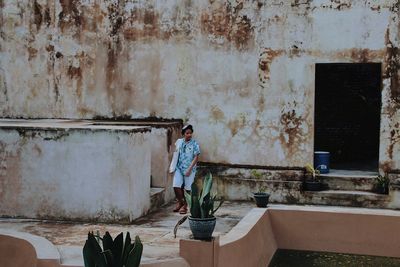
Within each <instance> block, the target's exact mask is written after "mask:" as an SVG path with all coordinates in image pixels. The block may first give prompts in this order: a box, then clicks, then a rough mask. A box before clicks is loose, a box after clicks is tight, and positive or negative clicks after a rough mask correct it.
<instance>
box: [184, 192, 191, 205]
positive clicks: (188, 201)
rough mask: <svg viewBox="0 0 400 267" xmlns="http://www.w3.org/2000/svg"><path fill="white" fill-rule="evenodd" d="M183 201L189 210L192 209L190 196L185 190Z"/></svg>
mask: <svg viewBox="0 0 400 267" xmlns="http://www.w3.org/2000/svg"><path fill="white" fill-rule="evenodd" d="M185 200H186V203H187V204H188V205H189V209H190V208H191V207H192V196H191V195H190V194H189V193H188V192H186V190H185Z"/></svg>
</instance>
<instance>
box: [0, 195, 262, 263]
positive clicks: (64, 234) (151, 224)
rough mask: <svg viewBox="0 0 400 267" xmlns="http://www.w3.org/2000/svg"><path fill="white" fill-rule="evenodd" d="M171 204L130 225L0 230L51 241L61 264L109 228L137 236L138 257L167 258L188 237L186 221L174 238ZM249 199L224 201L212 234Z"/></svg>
mask: <svg viewBox="0 0 400 267" xmlns="http://www.w3.org/2000/svg"><path fill="white" fill-rule="evenodd" d="M173 207H174V204H170V205H167V206H165V207H163V208H162V209H160V210H159V211H156V212H154V213H152V214H149V215H147V216H145V217H142V218H140V219H138V220H136V221H135V222H133V223H132V224H130V225H117V224H93V223H79V222H54V221H32V220H23V219H4V218H3V219H0V229H7V230H15V231H20V232H27V233H30V234H34V235H38V236H41V237H44V238H46V239H48V240H49V241H50V242H52V243H53V244H54V245H55V246H56V247H57V249H58V250H59V252H60V254H61V262H62V264H65V265H68V264H70V265H73V264H79V263H82V264H83V261H82V248H83V245H84V243H85V240H86V237H87V233H88V232H89V231H94V232H96V231H99V232H100V234H104V233H105V231H109V232H110V234H111V236H112V237H113V238H115V236H116V235H117V234H119V233H120V232H124V233H125V232H127V231H129V232H130V234H131V236H135V235H139V236H140V239H141V240H142V242H143V243H144V249H143V258H142V260H154V259H167V258H176V257H178V256H179V239H181V238H190V235H191V232H190V229H189V225H188V222H187V221H186V222H185V223H184V224H183V225H181V226H180V228H179V230H178V233H177V237H176V238H174V236H173V228H174V226H175V224H176V222H177V221H178V220H179V219H180V218H182V215H180V214H177V213H173V212H172V209H173ZM254 207H255V204H254V203H252V202H225V203H224V204H223V205H222V206H221V208H220V209H219V210H218V211H217V213H216V216H217V224H216V228H215V231H214V236H217V235H223V234H225V233H227V232H229V231H230V230H231V229H232V228H233V227H234V226H235V225H236V224H237V223H238V222H239V221H240V220H241V219H242V218H243V217H244V216H245V215H246V214H247V213H248V212H249V211H250V210H251V209H252V208H254Z"/></svg>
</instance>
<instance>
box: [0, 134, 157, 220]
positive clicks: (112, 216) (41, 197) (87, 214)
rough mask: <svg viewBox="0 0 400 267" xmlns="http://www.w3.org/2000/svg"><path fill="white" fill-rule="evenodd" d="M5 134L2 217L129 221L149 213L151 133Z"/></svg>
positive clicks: (0, 183) (0, 199) (1, 160)
mask: <svg viewBox="0 0 400 267" xmlns="http://www.w3.org/2000/svg"><path fill="white" fill-rule="evenodd" d="M136 131H137V130H125V131H118V130H104V129H70V130H65V129H64V130H59V131H55V130H54V129H53V130H52V129H35V130H26V129H25V130H24V129H20V130H19V131H17V130H7V129H0V135H1V140H0V147H1V150H0V154H1V155H0V166H1V173H0V175H1V179H0V203H1V205H0V214H2V215H3V216H18V217H29V218H57V219H73V220H99V221H116V222H118V221H121V222H122V221H130V220H133V219H135V218H138V217H139V216H141V215H143V214H145V213H146V212H147V211H148V210H149V208H150V168H151V164H150V162H151V150H150V143H149V136H150V134H151V133H150V132H140V131H139V132H136Z"/></svg>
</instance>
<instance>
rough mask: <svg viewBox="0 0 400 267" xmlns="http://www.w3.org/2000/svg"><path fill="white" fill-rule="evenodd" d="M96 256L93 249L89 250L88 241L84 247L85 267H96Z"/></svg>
mask: <svg viewBox="0 0 400 267" xmlns="http://www.w3.org/2000/svg"><path fill="white" fill-rule="evenodd" d="M94 258H95V255H94V253H93V251H92V250H91V249H89V244H88V241H87V240H86V242H85V245H84V246H83V263H84V265H85V267H95V266H96V263H95V261H94Z"/></svg>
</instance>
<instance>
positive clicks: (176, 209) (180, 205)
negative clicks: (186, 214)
mask: <svg viewBox="0 0 400 267" xmlns="http://www.w3.org/2000/svg"><path fill="white" fill-rule="evenodd" d="M183 206H184V204H183V203H182V202H181V201H178V202H177V203H176V206H175V209H173V212H178V211H180V210H181V208H182V207H183Z"/></svg>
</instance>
